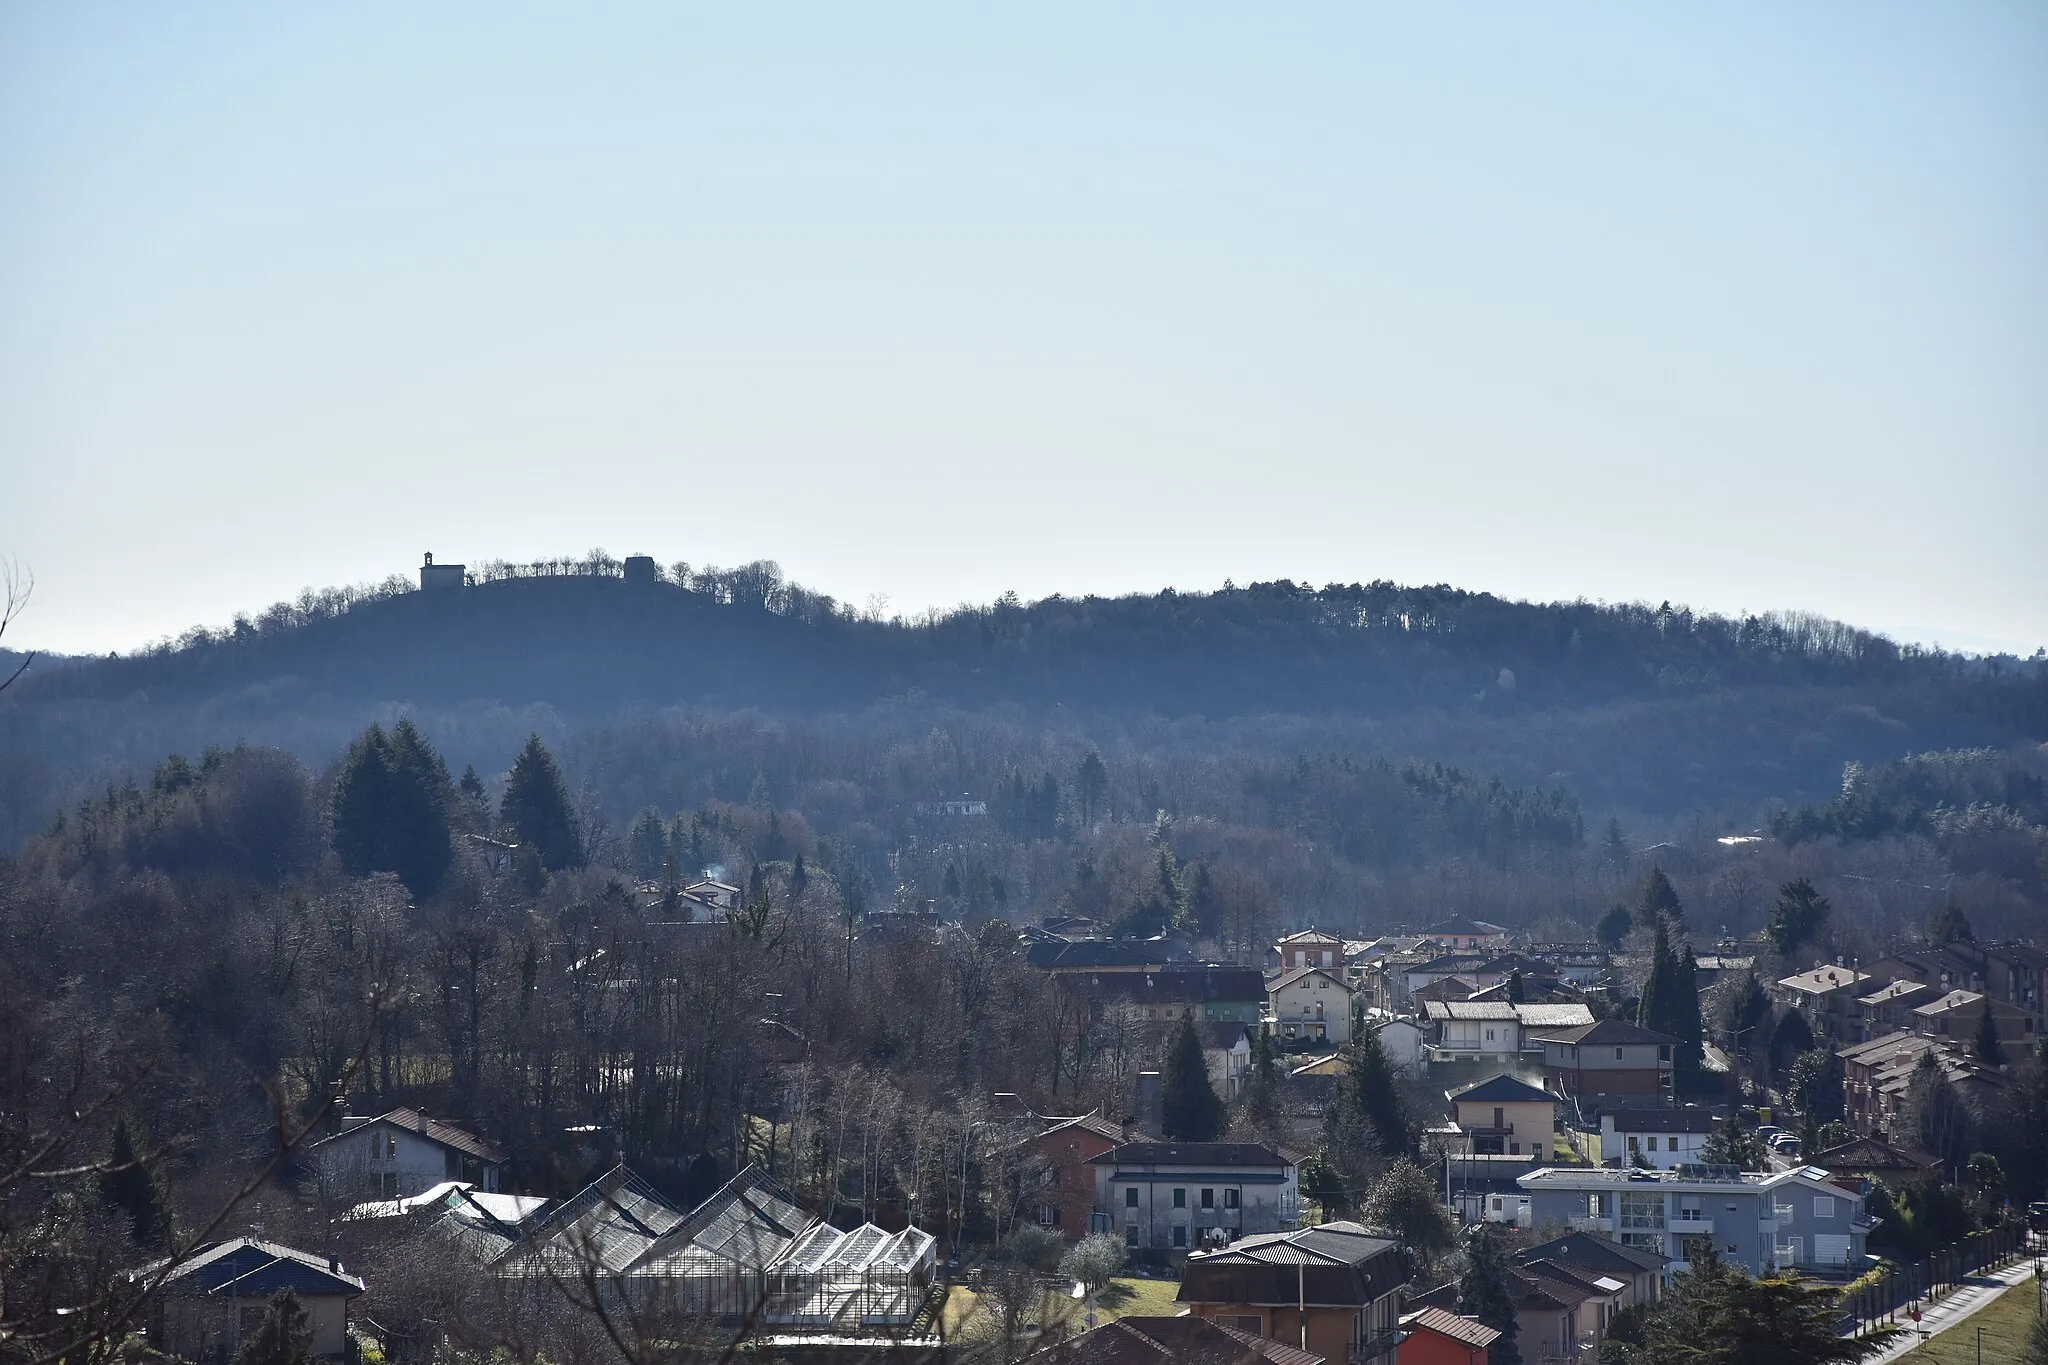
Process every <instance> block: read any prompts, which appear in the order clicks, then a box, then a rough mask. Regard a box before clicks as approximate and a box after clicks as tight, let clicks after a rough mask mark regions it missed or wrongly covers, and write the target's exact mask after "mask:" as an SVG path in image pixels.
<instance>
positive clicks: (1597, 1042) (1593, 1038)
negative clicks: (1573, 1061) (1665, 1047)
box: [1540, 1017, 1678, 1047]
mask: <svg viewBox="0 0 2048 1365" xmlns="http://www.w3.org/2000/svg"><path fill="white" fill-rule="evenodd" d="M1540 1036H1541V1038H1542V1040H1543V1041H1544V1042H1546V1043H1580V1044H1586V1045H1590V1046H1592V1047H1625V1046H1628V1045H1630V1044H1637V1045H1641V1044H1647V1043H1658V1044H1669V1043H1675V1042H1677V1041H1678V1040H1677V1039H1676V1038H1673V1037H1672V1036H1671V1035H1670V1034H1668V1033H1658V1032H1657V1031H1656V1030H1654V1029H1646V1028H1638V1027H1636V1026H1635V1025H1634V1024H1631V1023H1628V1022H1627V1021H1626V1020H1621V1019H1615V1018H1611V1017H1610V1018H1606V1019H1602V1020H1600V1021H1599V1022H1598V1023H1594V1024H1581V1025H1580V1026H1579V1027H1577V1028H1561V1029H1544V1030H1543V1031H1542V1034H1541V1035H1540Z"/></svg>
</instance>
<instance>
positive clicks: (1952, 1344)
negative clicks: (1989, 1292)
mask: <svg viewBox="0 0 2048 1365" xmlns="http://www.w3.org/2000/svg"><path fill="white" fill-rule="evenodd" d="M2037 1301H2038V1300H2037V1298H2036V1294H2035V1289H2034V1282H2033V1281H2032V1280H2023V1281H2021V1282H2020V1283H2019V1284H2018V1285H2015V1286H2014V1287H2013V1288H2011V1289H2008V1290H2006V1291H2005V1292H2004V1293H2003V1294H2000V1295H1999V1296H1998V1297H1997V1298H1995V1299H1993V1300H1992V1301H1991V1305H1990V1307H1988V1308H1980V1309H1978V1310H1977V1311H1976V1312H1975V1313H1972V1314H1971V1315H1970V1316H1969V1317H1967V1318H1964V1319H1963V1320H1962V1321H1961V1322H1959V1323H1957V1324H1956V1325H1955V1326H1953V1327H1951V1328H1948V1329H1947V1330H1946V1331H1942V1332H1937V1333H1936V1334H1935V1335H1934V1336H1933V1337H1932V1338H1930V1339H1929V1340H1928V1342H1927V1344H1926V1345H1925V1346H1922V1347H1919V1348H1918V1349H1916V1350H1913V1351H1909V1352H1907V1353H1906V1354H1905V1355H1903V1356H1901V1357H1899V1365H1977V1329H1978V1328H1980V1327H1981V1328H1983V1329H1984V1362H1985V1365H2007V1362H2009V1361H2019V1360H2024V1359H2026V1351H2027V1333H2028V1332H2031V1331H2032V1330H2033V1328H2034V1313H2035V1308H2034V1305H2035V1303H2036V1302H2037Z"/></svg>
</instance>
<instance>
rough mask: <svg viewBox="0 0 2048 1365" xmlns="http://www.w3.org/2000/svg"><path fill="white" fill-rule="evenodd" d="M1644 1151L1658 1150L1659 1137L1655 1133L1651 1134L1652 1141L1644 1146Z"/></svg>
mask: <svg viewBox="0 0 2048 1365" xmlns="http://www.w3.org/2000/svg"><path fill="white" fill-rule="evenodd" d="M1643 1150H1644V1151H1646V1152H1654V1151H1656V1150H1657V1135H1656V1134H1655V1133H1652V1134H1650V1140H1649V1142H1647V1143H1646V1144H1644V1147H1643Z"/></svg>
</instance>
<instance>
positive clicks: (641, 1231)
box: [525, 1166, 686, 1271]
mask: <svg viewBox="0 0 2048 1365" xmlns="http://www.w3.org/2000/svg"><path fill="white" fill-rule="evenodd" d="M685 1216H686V1215H685V1214H684V1213H683V1211H682V1210H681V1209H679V1208H677V1207H676V1206H675V1205H674V1204H671V1203H669V1201H668V1200H666V1199H664V1198H662V1197H661V1195H660V1194H659V1193H658V1192H657V1191H656V1190H655V1188H654V1187H653V1186H652V1185H649V1184H648V1183H647V1182H646V1181H644V1180H642V1179H641V1178H640V1177H639V1176H637V1175H635V1174H634V1173H633V1172H632V1171H630V1170H628V1169H627V1168H626V1167H624V1166H614V1167H612V1169H610V1170H609V1171H606V1172H605V1173H604V1174H603V1175H601V1176H599V1177H598V1178H597V1179H595V1180H593V1181H591V1182H590V1183H589V1184H588V1185H585V1186H584V1187H583V1188H582V1189H581V1190H579V1191H577V1192H576V1193H575V1194H574V1195H571V1196H570V1197H569V1198H568V1199H565V1200H564V1201H562V1203H561V1205H560V1206H559V1207H558V1208H556V1209H555V1211H554V1212H553V1213H550V1214H549V1215H548V1216H547V1217H546V1218H545V1219H543V1220H541V1224H540V1226H539V1227H537V1228H535V1229H534V1230H533V1234H532V1236H531V1237H530V1239H529V1240H528V1242H527V1243H526V1247H525V1250H526V1252H527V1253H528V1254H529V1255H538V1256H543V1257H547V1256H556V1257H560V1256H571V1257H578V1258H579V1259H580V1255H581V1251H582V1249H583V1248H585V1247H588V1248H589V1249H590V1250H591V1251H593V1252H595V1253H596V1256H597V1259H598V1261H599V1263H600V1265H601V1266H602V1267H603V1269H605V1270H607V1271H622V1270H625V1269H627V1268H628V1267H630V1266H632V1265H633V1264H634V1263H635V1262H637V1261H638V1260H639V1259H640V1258H641V1257H642V1256H644V1255H646V1254H647V1251H648V1249H649V1248H650V1247H652V1246H653V1245H654V1244H655V1243H656V1242H657V1241H659V1240H660V1239H661V1237H662V1236H663V1235H664V1234H666V1233H668V1232H671V1231H673V1230H674V1229H675V1228H676V1227H678V1226H680V1225H681V1223H682V1221H683V1219H684V1218H685Z"/></svg>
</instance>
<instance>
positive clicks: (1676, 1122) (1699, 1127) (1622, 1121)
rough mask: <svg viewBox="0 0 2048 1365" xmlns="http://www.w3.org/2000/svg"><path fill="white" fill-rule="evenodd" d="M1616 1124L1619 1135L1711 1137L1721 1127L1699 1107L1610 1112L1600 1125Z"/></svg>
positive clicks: (1602, 1117) (1601, 1120)
mask: <svg viewBox="0 0 2048 1365" xmlns="http://www.w3.org/2000/svg"><path fill="white" fill-rule="evenodd" d="M1610 1121H1611V1122H1612V1123H1613V1124H1614V1131H1615V1132H1617V1133H1711V1132H1713V1131H1714V1129H1716V1128H1718V1127H1719V1126H1720V1122H1719V1120H1717V1119H1716V1118H1715V1117H1714V1116H1713V1115H1712V1114H1710V1113H1708V1112H1707V1111H1706V1110H1704V1109H1701V1108H1699V1107H1698V1106H1692V1107H1689V1108H1685V1109H1610V1110H1608V1111H1607V1112H1606V1113H1605V1114H1602V1115H1601V1116H1600V1122H1601V1123H1603V1124H1605V1123H1608V1122H1610Z"/></svg>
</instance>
